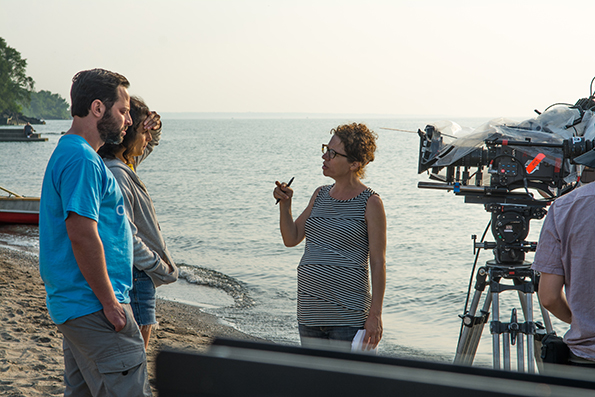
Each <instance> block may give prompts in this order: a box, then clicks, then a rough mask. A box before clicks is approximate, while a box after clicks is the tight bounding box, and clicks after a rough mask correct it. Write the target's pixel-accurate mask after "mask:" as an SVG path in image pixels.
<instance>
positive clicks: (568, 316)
mask: <svg viewBox="0 0 595 397" xmlns="http://www.w3.org/2000/svg"><path fill="white" fill-rule="evenodd" d="M537 294H538V295H539V300H540V301H541V304H542V305H543V307H545V308H546V309H547V310H548V311H549V312H550V313H552V314H553V315H554V316H556V317H557V318H559V319H560V320H562V321H564V322H565V323H568V324H570V322H571V321H572V312H571V310H570V306H568V301H567V300H566V294H565V293H564V276H559V275H557V274H551V273H541V278H540V280H539V290H538V293H537Z"/></svg>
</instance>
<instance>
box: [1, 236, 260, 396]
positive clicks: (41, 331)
mask: <svg viewBox="0 0 595 397" xmlns="http://www.w3.org/2000/svg"><path fill="white" fill-rule="evenodd" d="M38 266H39V259H38V257H37V255H36V254H34V253H29V252H24V251H21V250H17V249H10V248H5V247H1V246H0V320H1V325H0V394H7V395H20V396H47V395H62V394H63V393H64V385H63V381H64V379H63V373H64V366H63V365H64V361H63V353H62V335H61V333H60V332H59V331H58V328H57V327H56V325H55V324H54V323H53V321H52V320H51V319H50V316H49V314H48V312H47V308H46V305H45V296H46V294H45V288H44V286H43V282H42V280H41V277H40V276H39V271H38ZM156 312H157V313H156V314H157V321H158V323H159V326H158V327H157V328H156V329H155V328H154V329H153V332H152V335H151V339H150V342H149V348H148V350H147V363H148V367H147V368H148V371H149V381H150V383H151V388H152V389H153V393H154V394H155V395H156V393H157V390H156V389H155V359H156V357H157V355H158V353H159V352H160V351H161V350H163V349H176V350H183V351H185V352H201V351H204V350H206V349H207V348H208V346H209V345H210V343H211V341H212V340H213V339H214V338H216V337H226V338H235V339H244V340H262V339H260V338H257V337H253V336H250V335H247V334H245V333H242V332H241V331H238V330H237V329H235V328H232V327H230V326H228V325H224V324H221V322H220V321H219V319H218V318H217V317H215V316H213V315H210V314H207V313H204V312H202V311H201V310H200V308H198V307H196V306H191V305H187V304H183V303H179V302H173V301H167V300H163V299H157V310H156Z"/></svg>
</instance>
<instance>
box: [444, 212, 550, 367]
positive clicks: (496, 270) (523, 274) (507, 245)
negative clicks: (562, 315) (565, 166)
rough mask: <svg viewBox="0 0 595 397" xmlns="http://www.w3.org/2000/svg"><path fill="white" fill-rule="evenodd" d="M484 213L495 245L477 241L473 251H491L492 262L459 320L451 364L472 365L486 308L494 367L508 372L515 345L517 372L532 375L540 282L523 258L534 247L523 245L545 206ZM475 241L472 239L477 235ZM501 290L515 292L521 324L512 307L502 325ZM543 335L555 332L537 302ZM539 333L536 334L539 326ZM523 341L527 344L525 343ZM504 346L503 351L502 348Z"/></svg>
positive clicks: (478, 277)
mask: <svg viewBox="0 0 595 397" xmlns="http://www.w3.org/2000/svg"><path fill="white" fill-rule="evenodd" d="M485 207H486V210H487V211H490V212H492V233H493V234H494V236H495V237H496V241H497V242H496V243H487V242H484V243H477V242H475V241H474V251H475V249H476V248H484V249H485V248H487V249H493V250H494V255H495V260H490V261H487V262H486V265H485V266H483V267H481V268H479V269H478V271H477V274H476V278H475V293H474V295H473V299H472V301H471V305H470V307H469V310H468V312H466V313H464V314H463V316H461V318H462V329H461V334H460V337H459V341H458V345H457V351H456V355H455V359H454V363H455V364H463V365H471V364H472V363H473V359H474V358H475V353H476V351H477V347H478V344H479V341H480V339H481V334H482V332H483V329H484V325H485V324H486V323H487V322H488V318H489V314H490V307H491V310H492V321H491V322H490V331H491V333H492V353H493V368H494V369H504V370H510V369H511V360H510V356H511V354H510V353H511V351H510V349H511V345H512V346H514V345H516V347H517V369H518V371H524V370H525V362H526V364H527V366H526V369H527V372H529V373H535V372H536V370H535V364H536V362H538V363H540V362H541V360H540V357H539V356H536V354H535V352H536V351H537V352H539V351H540V349H536V343H538V342H540V340H541V338H539V336H542V334H543V332H542V330H543V326H542V325H541V324H540V323H536V322H535V321H534V319H533V293H534V292H535V291H536V289H537V286H538V283H539V274H538V273H536V272H535V271H534V270H532V269H531V263H530V262H527V261H525V260H524V253H525V252H526V251H534V250H535V249H536V247H537V244H536V243H528V242H526V241H524V239H525V238H526V236H527V235H528V229H529V227H528V226H529V220H530V219H540V218H542V217H543V216H545V210H544V208H543V207H544V206H543V205H537V206H532V205H514V204H513V205H504V204H501V203H490V204H486V206H485ZM473 237H474V240H475V236H473ZM503 280H511V281H512V284H503V283H502V281H503ZM486 286H487V287H489V288H488V292H487V295H486V297H485V300H484V303H483V307H482V309H481V310H480V311H479V313H478V307H479V304H480V300H481V295H482V294H483V292H484V291H485V288H486ZM505 291H517V293H518V297H519V301H520V304H521V307H522V312H523V317H524V320H525V321H524V322H522V323H521V322H519V318H518V317H519V316H518V314H517V310H516V309H512V313H511V317H510V322H502V321H501V313H500V294H501V293H502V292H505ZM539 306H540V309H541V315H542V318H543V323H544V324H545V332H547V333H551V332H553V328H552V323H551V321H550V318H549V314H548V312H547V311H546V310H545V309H544V308H543V306H542V305H541V304H539ZM538 326H539V327H540V328H541V329H540V330H539V331H540V332H541V334H540V335H538V339H539V340H536V334H537V333H538V331H537V327H538ZM525 337H526V344H525ZM501 343H502V349H500V347H501Z"/></svg>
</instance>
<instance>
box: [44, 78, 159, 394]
mask: <svg viewBox="0 0 595 397" xmlns="http://www.w3.org/2000/svg"><path fill="white" fill-rule="evenodd" d="M128 86H129V83H128V80H127V79H126V78H125V77H124V76H122V75H119V74H117V73H114V72H109V71H107V70H103V69H93V70H87V71H82V72H79V73H77V74H76V75H75V76H74V78H73V83H72V88H71V92H70V96H71V101H72V106H71V113H72V116H73V122H72V126H71V128H70V130H69V131H68V132H67V133H66V134H65V135H64V136H63V137H62V138H61V139H60V141H59V142H58V146H57V147H56V149H55V150H54V152H53V154H52V156H51V158H50V160H49V162H48V165H47V168H46V171H45V175H44V179H43V186H42V191H41V206H40V213H39V242H40V244H39V265H40V266H39V267H40V273H41V277H42V279H43V281H44V283H45V288H46V292H47V298H46V302H47V307H48V311H49V313H50V316H51V318H52V320H53V321H54V322H55V323H56V324H57V326H58V328H59V329H60V331H61V332H62V334H63V335H64V383H65V386H66V391H65V395H73V396H79V395H81V396H82V395H85V396H86V395H93V396H95V395H114V396H145V395H151V390H150V387H149V384H148V378H147V367H146V354H145V350H144V343H143V339H142V337H141V334H140V331H139V329H138V326H137V325H136V323H135V321H134V317H133V315H132V311H131V309H130V306H129V305H128V303H129V302H130V299H129V297H128V291H129V290H130V289H131V287H132V255H133V251H132V234H131V231H130V226H129V224H128V219H127V217H126V214H125V212H124V207H123V204H124V203H123V198H122V192H121V191H120V188H119V187H118V183H117V182H116V180H115V179H114V176H113V175H112V173H111V172H110V171H109V170H108V169H107V167H106V166H105V165H104V163H103V161H102V160H101V158H100V157H99V156H98V155H97V150H98V149H99V148H100V147H101V146H102V145H103V144H104V143H105V142H109V143H119V142H121V141H122V139H123V137H124V135H125V131H126V129H127V128H128V126H129V125H131V124H132V119H131V118H130V114H129V110H130V104H129V99H130V97H129V95H128V91H127V87H128Z"/></svg>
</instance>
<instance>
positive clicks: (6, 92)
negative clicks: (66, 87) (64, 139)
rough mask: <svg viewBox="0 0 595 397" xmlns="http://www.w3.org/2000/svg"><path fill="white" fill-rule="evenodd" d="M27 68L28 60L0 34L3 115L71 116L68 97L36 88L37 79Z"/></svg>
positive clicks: (0, 105) (0, 108) (44, 118)
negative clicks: (28, 73)
mask: <svg viewBox="0 0 595 397" xmlns="http://www.w3.org/2000/svg"><path fill="white" fill-rule="evenodd" d="M26 69H27V60H26V59H22V58H21V54H20V52H18V51H17V50H16V49H14V48H12V47H10V46H9V45H7V44H6V40H4V39H3V38H2V37H0V116H3V117H14V116H18V115H24V116H27V117H34V118H38V119H43V120H52V119H68V118H70V112H69V106H68V103H67V102H66V100H65V99H64V98H62V97H61V96H60V95H59V94H53V93H51V92H50V91H45V90H41V91H39V92H37V91H35V81H34V80H33V79H32V78H31V77H29V76H27V73H26Z"/></svg>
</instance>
